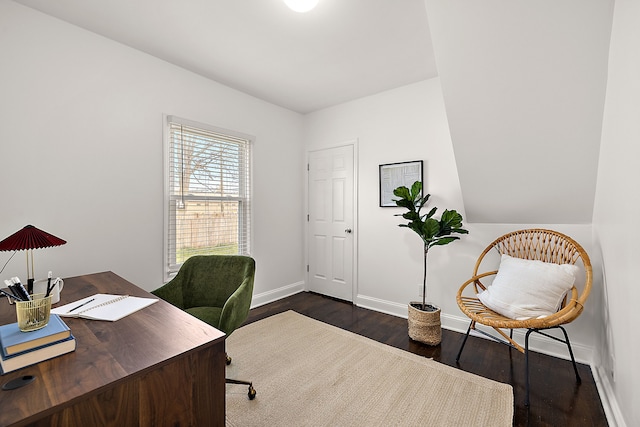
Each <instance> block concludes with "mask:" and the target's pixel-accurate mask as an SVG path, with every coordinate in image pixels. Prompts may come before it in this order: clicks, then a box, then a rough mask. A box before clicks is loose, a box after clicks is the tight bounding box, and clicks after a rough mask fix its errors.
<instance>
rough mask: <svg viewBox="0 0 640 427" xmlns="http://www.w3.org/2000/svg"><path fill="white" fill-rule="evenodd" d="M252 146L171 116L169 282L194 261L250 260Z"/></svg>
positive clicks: (248, 140)
mask: <svg viewBox="0 0 640 427" xmlns="http://www.w3.org/2000/svg"><path fill="white" fill-rule="evenodd" d="M251 142H252V141H251V137H248V136H244V135H241V134H237V133H235V132H231V131H225V130H220V129H216V128H212V127H210V126H207V125H201V124H197V123H193V122H190V121H187V120H184V119H179V118H176V117H174V116H168V150H167V151H168V174H167V175H168V183H167V184H168V185H167V188H168V191H167V192H168V197H167V201H168V206H167V209H168V215H167V218H168V221H166V223H167V224H166V227H167V239H166V246H167V261H168V262H167V265H168V270H167V273H168V276H170V275H171V274H173V273H175V272H177V271H178V270H179V268H180V266H181V265H182V263H183V262H184V261H185V260H186V259H188V258H189V257H191V256H193V255H211V254H249V242H250V238H249V237H250V236H249V231H250V218H251V199H250V189H251V179H250V177H251V170H250V169H251Z"/></svg>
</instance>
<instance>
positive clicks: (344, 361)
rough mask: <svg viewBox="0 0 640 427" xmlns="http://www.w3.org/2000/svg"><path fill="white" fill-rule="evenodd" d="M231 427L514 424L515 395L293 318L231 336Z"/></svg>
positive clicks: (495, 385)
mask: <svg viewBox="0 0 640 427" xmlns="http://www.w3.org/2000/svg"><path fill="white" fill-rule="evenodd" d="M227 352H228V353H229V355H230V356H231V357H233V363H232V364H231V365H230V366H228V367H227V377H229V378H236V379H249V380H250V381H253V385H254V386H255V388H256V390H257V396H256V398H255V400H249V399H248V397H247V388H246V386H241V385H230V384H227V393H226V398H227V426H229V427H247V426H287V427H291V426H332V427H333V426H455V427H460V426H474V427H476V426H491V427H497V426H510V425H512V419H513V390H512V387H511V386H510V385H508V384H502V383H498V382H495V381H492V380H488V379H486V378H482V377H479V376H477V375H473V374H470V373H467V372H464V371H461V370H459V369H455V368H452V367H449V366H446V365H443V364H441V363H438V362H434V361H433V360H430V359H427V358H425V357H422V356H418V355H415V354H412V353H409V352H406V351H403V350H400V349H397V348H394V347H391V346H388V345H385V344H381V343H378V342H376V341H373V340H370V339H368V338H365V337H362V336H360V335H356V334H353V333H351V332H348V331H345V330H342V329H339V328H336V327H334V326H331V325H327V324H325V323H322V322H319V321H316V320H313V319H310V318H308V317H305V316H303V315H301V314H298V313H295V312H293V311H288V312H285V313H281V314H277V315H274V316H271V317H269V318H266V319H263V320H260V321H258V322H255V323H251V324H249V325H247V326H244V327H242V328H240V329H238V330H236V331H235V332H234V333H233V334H231V336H229V338H228V339H227Z"/></svg>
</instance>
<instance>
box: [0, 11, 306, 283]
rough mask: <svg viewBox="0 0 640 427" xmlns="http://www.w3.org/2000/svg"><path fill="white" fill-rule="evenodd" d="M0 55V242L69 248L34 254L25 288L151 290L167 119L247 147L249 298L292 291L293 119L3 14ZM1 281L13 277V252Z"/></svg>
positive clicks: (178, 72)
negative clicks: (37, 282)
mask: <svg viewBox="0 0 640 427" xmlns="http://www.w3.org/2000/svg"><path fill="white" fill-rule="evenodd" d="M0 52H1V56H0V61H1V66H0V94H1V95H0V117H1V118H2V126H0V159H1V160H2V170H0V176H1V178H0V180H1V182H2V185H1V187H0V200H1V201H2V205H3V207H2V209H0V239H3V238H4V237H6V236H9V235H10V234H12V233H13V232H15V231H17V230H18V229H20V228H22V227H23V226H24V225H26V224H33V225H35V226H36V227H39V228H42V229H43V230H45V231H48V232H50V233H52V234H54V235H57V236H59V237H61V238H63V239H65V240H67V241H68V243H67V244H66V245H64V246H60V247H56V248H48V249H39V250H36V251H35V265H36V277H37V278H41V277H44V276H45V275H46V272H47V270H53V272H54V274H55V275H59V276H62V277H68V276H74V275H80V274H85V273H92V272H98V271H104V270H112V271H114V272H115V273H117V274H119V275H121V276H123V277H125V278H126V279H128V280H130V281H132V282H133V283H135V284H137V285H139V286H141V287H143V288H146V289H148V290H151V289H154V288H156V287H158V286H159V285H160V284H161V283H162V277H163V276H162V273H163V263H164V258H163V248H162V242H163V225H162V224H163V209H164V208H163V157H162V147H163V145H162V130H163V129H162V126H163V123H162V115H163V113H166V114H173V115H177V116H180V117H184V118H187V119H191V120H195V121H200V122H203V123H207V124H210V125H213V126H218V127H222V128H227V129H232V130H236V131H239V132H243V133H247V134H251V135H254V136H255V137H256V143H255V147H254V149H255V151H254V159H253V160H254V176H253V182H254V183H253V193H254V199H253V212H254V215H253V230H254V235H253V249H252V254H253V255H254V257H255V258H256V261H257V277H256V289H255V292H256V294H261V293H265V292H268V291H270V290H272V289H275V288H280V287H282V286H286V285H291V284H296V283H300V282H301V281H302V280H303V271H302V265H303V255H302V254H303V250H302V241H303V238H302V229H303V221H302V219H303V214H302V206H300V204H299V203H297V202H296V200H297V197H296V196H297V195H299V194H302V191H303V185H302V181H303V179H302V178H303V172H302V161H301V159H302V157H303V154H302V153H303V148H302V144H301V143H300V141H301V137H302V119H301V116H300V115H299V114H296V113H293V112H291V111H289V110H285V109H282V108H279V107H276V106H273V105H271V104H268V103H265V102H263V101H261V100H258V99H256V98H253V97H250V96H248V95H245V94H243V93H240V92H237V91H234V90H232V89H229V88H227V87H225V86H223V85H220V84H217V83H215V82H212V81H210V80H207V79H205V78H202V77H200V76H198V75H196V74H193V73H191V72H187V71H185V70H183V69H180V68H178V67H175V66H173V65H171V64H168V63H166V62H163V61H160V60H158V59H156V58H153V57H151V56H148V55H146V54H143V53H141V52H139V51H136V50H133V49H130V48H128V47H126V46H123V45H121V44H118V43H115V42H113V41H110V40H108V39H105V38H103V37H100V36H97V35H95V34H93V33H90V32H87V31H85V30H82V29H79V28H77V27H74V26H71V25H69V24H66V23H64V22H62V21H59V20H57V19H54V18H51V17H48V16H46V15H43V14H41V13H39V12H36V11H34V10H32V9H29V8H26V7H23V6H20V5H18V4H16V3H14V2H10V1H0ZM292 195H293V196H294V197H292ZM9 255H10V253H8V252H3V253H0V262H1V263H2V264H4V262H5V261H6V260H7V259H8V258H9ZM13 275H19V276H21V277H25V276H26V271H25V258H24V254H23V253H18V254H17V255H16V256H15V258H14V259H13V260H12V261H11V262H9V264H8V265H7V267H6V270H5V271H4V272H3V273H2V275H1V276H2V277H4V278H8V277H11V276H13Z"/></svg>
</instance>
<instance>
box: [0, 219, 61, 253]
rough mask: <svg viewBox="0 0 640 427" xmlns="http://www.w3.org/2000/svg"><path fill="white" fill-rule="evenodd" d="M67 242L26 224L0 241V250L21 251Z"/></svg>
mask: <svg viewBox="0 0 640 427" xmlns="http://www.w3.org/2000/svg"><path fill="white" fill-rule="evenodd" d="M65 243H67V241H66V240H62V239H61V238H59V237H56V236H54V235H53V234H49V233H47V232H46V231H42V230H40V229H39V228H36V227H34V226H33V225H27V226H25V227H24V228H23V229H22V230H18V231H17V232H15V233H13V234H12V235H11V236H9V237H7V238H6V239H4V240H3V241H1V242H0V251H22V250H26V249H39V248H49V247H51V246H60V245H64V244H65Z"/></svg>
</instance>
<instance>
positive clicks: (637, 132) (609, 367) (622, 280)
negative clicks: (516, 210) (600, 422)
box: [593, 0, 640, 426]
mask: <svg viewBox="0 0 640 427" xmlns="http://www.w3.org/2000/svg"><path fill="white" fill-rule="evenodd" d="M639 23H640V3H638V2H637V1H633V0H616V3H615V11H614V19H613V31H612V34H611V47H610V55H609V82H608V87H607V100H606V104H605V113H604V121H603V132H602V142H601V152H600V164H599V170H598V184H597V189H596V201H595V209H594V220H593V224H594V235H595V240H596V242H597V243H598V257H599V258H601V262H602V263H603V264H604V267H605V268H604V271H603V276H604V283H605V292H606V298H605V300H604V312H603V313H604V316H603V318H602V319H601V324H602V328H599V329H598V330H597V332H599V333H598V343H597V348H598V349H600V354H599V356H600V360H599V363H598V371H599V374H600V376H601V379H602V381H603V383H604V385H605V387H606V388H608V389H610V390H611V391H612V392H613V394H614V395H615V400H616V401H617V402H618V405H619V408H615V407H614V410H616V409H617V410H619V411H620V412H617V413H616V414H615V415H616V416H617V418H618V419H619V421H620V420H621V419H622V418H624V422H625V423H626V425H629V426H637V425H640V407H639V406H638V402H640V392H639V391H638V384H639V383H640V370H639V369H638V363H637V357H638V353H640V341H639V340H638V335H639V333H638V330H637V328H636V322H637V319H638V315H637V302H638V301H639V300H640V290H639V289H640V288H639V286H638V276H637V274H636V273H637V269H636V267H637V263H638V260H639V259H640V249H639V248H640V246H639V244H638V242H640V231H639V229H638V224H637V222H638V218H640V197H639V196H638V188H637V186H638V183H639V182H640V169H639V168H638V159H639V158H640V146H639V145H638V140H639V139H640V124H639V123H640V122H639V121H638V111H640V80H638V76H640V25H638V24H639ZM621 414H624V415H623V416H622V415H621ZM619 424H620V425H622V423H621V422H619Z"/></svg>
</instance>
